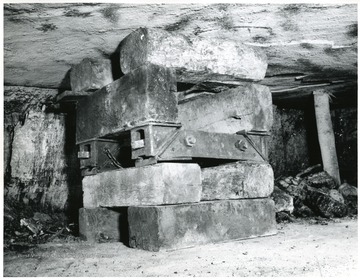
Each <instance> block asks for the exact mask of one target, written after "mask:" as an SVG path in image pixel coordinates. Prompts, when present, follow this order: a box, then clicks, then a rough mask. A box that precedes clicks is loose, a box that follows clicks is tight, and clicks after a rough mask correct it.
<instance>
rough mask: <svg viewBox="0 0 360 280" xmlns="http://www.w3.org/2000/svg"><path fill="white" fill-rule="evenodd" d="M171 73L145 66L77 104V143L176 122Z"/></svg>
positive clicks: (163, 69) (158, 67)
mask: <svg viewBox="0 0 360 280" xmlns="http://www.w3.org/2000/svg"><path fill="white" fill-rule="evenodd" d="M175 92H176V81H175V76H174V73H173V72H172V71H171V70H170V69H166V68H164V67H161V66H156V65H151V64H148V65H144V66H142V67H139V68H137V69H136V70H134V71H131V72H130V73H128V74H127V75H125V76H123V77H121V78H120V79H118V80H116V81H114V82H112V83H111V84H108V85H107V86H106V87H103V88H102V89H100V90H98V91H96V92H94V93H92V94H91V95H89V96H87V97H84V98H83V99H81V100H79V102H78V104H77V120H76V140H77V143H79V142H82V141H86V140H89V139H93V138H97V137H103V136H107V135H113V134H116V133H119V132H120V131H122V130H124V129H125V128H128V127H131V126H134V125H137V124H139V123H144V122H151V121H156V122H176V121H177V100H176V95H175Z"/></svg>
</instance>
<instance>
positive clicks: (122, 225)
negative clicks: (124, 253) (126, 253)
mask: <svg viewBox="0 0 360 280" xmlns="http://www.w3.org/2000/svg"><path fill="white" fill-rule="evenodd" d="M128 208H129V207H114V208H109V209H111V210H113V211H115V212H117V213H119V214H120V215H119V223H118V230H119V232H120V240H119V241H120V242H122V243H123V244H124V245H125V246H127V247H129V222H128V212H127V210H128ZM114 226H115V225H114Z"/></svg>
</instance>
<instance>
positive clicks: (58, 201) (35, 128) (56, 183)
mask: <svg viewBox="0 0 360 280" xmlns="http://www.w3.org/2000/svg"><path fill="white" fill-rule="evenodd" d="M64 123H65V120H64V116H61V115H60V116H59V115H54V114H45V113H44V112H42V111H30V112H29V113H28V115H27V117H26V119H25V123H24V124H23V125H21V124H20V123H19V124H18V125H16V126H15V128H14V138H13V142H12V156H11V162H10V165H11V176H12V177H13V178H16V179H18V180H19V182H21V184H23V186H24V189H22V190H21V193H17V194H16V196H21V195H23V196H24V198H25V199H28V200H31V201H33V202H37V203H41V204H43V205H45V204H50V205H52V206H54V207H55V208H59V209H64V208H65V206H66V203H67V199H68V186H67V174H66V169H65V166H66V159H65V153H64V146H65V131H64V129H65V127H64ZM18 191H19V190H18ZM24 198H23V199H24Z"/></svg>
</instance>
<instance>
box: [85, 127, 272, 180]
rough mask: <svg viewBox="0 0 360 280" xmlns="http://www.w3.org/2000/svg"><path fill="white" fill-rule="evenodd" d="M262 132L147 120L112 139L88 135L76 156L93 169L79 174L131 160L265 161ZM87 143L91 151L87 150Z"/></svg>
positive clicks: (135, 163) (140, 162)
mask: <svg viewBox="0 0 360 280" xmlns="http://www.w3.org/2000/svg"><path fill="white" fill-rule="evenodd" d="M129 132H130V133H129ZM266 136H268V134H265V133H263V132H244V131H241V132H238V133H237V134H225V133H212V132H205V131H196V130H187V129H182V127H181V125H180V124H169V123H147V124H143V125H139V126H136V127H132V128H129V129H126V130H124V131H123V132H122V133H117V135H116V138H114V139H92V140H89V141H86V142H83V143H81V144H80V152H79V158H80V162H81V168H82V169H83V170H85V169H89V168H92V169H94V170H95V171H92V172H88V173H86V172H83V175H91V174H94V173H96V172H102V171H105V170H106V169H108V168H122V167H123V166H122V163H123V162H126V163H129V162H132V165H133V166H136V167H139V166H145V165H150V164H155V163H157V162H163V161H195V162H196V161H197V160H198V159H224V160H255V161H265V160H267V145H266V141H265V137H266ZM89 147H90V149H91V151H88V150H89ZM122 151H125V152H122ZM87 152H89V153H87ZM100 155H101V156H100ZM105 162H107V163H108V164H107V165H105V164H104V163H105ZM103 166H107V167H106V168H104V167H103ZM127 166H131V164H130V165H127Z"/></svg>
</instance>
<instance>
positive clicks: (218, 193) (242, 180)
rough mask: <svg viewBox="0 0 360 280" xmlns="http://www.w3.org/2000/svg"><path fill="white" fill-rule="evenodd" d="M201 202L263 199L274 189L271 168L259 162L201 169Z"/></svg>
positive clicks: (245, 162)
mask: <svg viewBox="0 0 360 280" xmlns="http://www.w3.org/2000/svg"><path fill="white" fill-rule="evenodd" d="M201 177H202V194H201V200H217V199H241V198H261V197H262V198H264V197H268V196H270V194H271V193H272V191H273V188H274V174H273V170H272V168H271V166H270V165H269V164H267V163H259V162H251V161H244V162H241V161H240V162H237V163H232V164H225V165H220V166H215V167H208V168H203V169H202V170H201Z"/></svg>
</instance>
